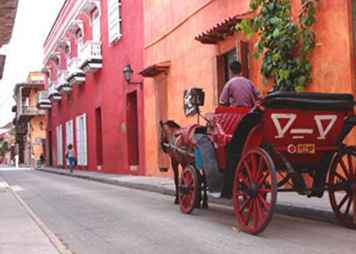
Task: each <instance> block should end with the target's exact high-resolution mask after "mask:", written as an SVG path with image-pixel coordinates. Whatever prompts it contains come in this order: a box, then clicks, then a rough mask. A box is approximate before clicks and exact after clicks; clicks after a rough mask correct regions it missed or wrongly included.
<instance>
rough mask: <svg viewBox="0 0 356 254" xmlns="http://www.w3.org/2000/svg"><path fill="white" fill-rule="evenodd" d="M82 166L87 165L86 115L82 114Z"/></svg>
mask: <svg viewBox="0 0 356 254" xmlns="http://www.w3.org/2000/svg"><path fill="white" fill-rule="evenodd" d="M82 117H83V165H88V143H87V142H88V141H87V140H88V137H87V115H86V114H83V116H82Z"/></svg>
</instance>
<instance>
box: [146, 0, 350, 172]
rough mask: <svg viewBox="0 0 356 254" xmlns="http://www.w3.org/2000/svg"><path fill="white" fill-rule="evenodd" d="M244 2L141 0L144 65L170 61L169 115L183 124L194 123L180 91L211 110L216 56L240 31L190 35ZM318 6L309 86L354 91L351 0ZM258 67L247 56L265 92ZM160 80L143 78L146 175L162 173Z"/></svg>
mask: <svg viewBox="0 0 356 254" xmlns="http://www.w3.org/2000/svg"><path fill="white" fill-rule="evenodd" d="M292 2H293V6H294V9H293V11H294V12H295V13H297V11H298V10H299V2H300V1H299V0H292ZM326 2H327V3H326ZM248 3H249V1H248V0H245V1H244V0H241V1H236V0H190V1H161V0H145V1H144V8H145V11H144V13H145V66H146V67H147V66H150V65H153V64H157V63H161V62H165V61H170V62H171V65H170V69H169V73H168V75H167V76H166V77H163V78H166V86H167V98H168V105H167V112H168V119H174V120H175V121H177V122H178V123H179V124H181V125H182V126H184V125H188V124H191V123H193V122H195V121H196V118H195V117H194V118H186V117H185V116H184V114H183V102H182V101H183V99H182V97H183V91H184V90H185V89H187V88H190V87H192V86H198V87H201V88H203V89H204V91H205V94H206V101H205V106H204V107H203V108H202V111H203V112H209V111H212V110H213V109H214V108H215V107H216V106H217V101H218V95H217V66H216V56H217V55H219V54H220V53H223V52H225V51H227V50H229V49H231V48H233V47H234V45H235V44H236V40H237V39H238V38H243V35H241V34H236V35H235V36H233V37H230V38H228V39H227V40H226V41H224V42H222V43H219V44H218V45H203V44H201V43H200V42H198V41H196V40H195V39H194V37H195V36H197V35H199V34H200V33H202V32H204V31H206V30H208V29H210V28H212V27H213V26H214V25H216V24H217V23H219V22H222V21H223V20H224V19H226V18H228V17H231V16H234V15H238V14H244V13H246V12H248V11H249V9H248ZM317 10H318V13H317V24H316V25H315V32H316V35H317V47H316V48H315V50H314V53H313V56H312V63H313V67H314V69H313V84H312V85H310V86H309V87H308V88H307V90H310V91H325V92H352V91H353V90H352V83H353V81H354V75H353V72H354V69H353V54H351V53H352V52H353V51H352V47H353V46H352V37H351V35H352V34H351V32H350V29H351V23H350V15H351V10H350V9H349V0H329V1H320V2H319V7H318V9H317ZM251 45H253V43H251ZM252 50H253V49H252V46H251V51H252ZM259 69H260V61H257V60H254V59H252V58H251V59H250V77H251V79H252V80H253V81H254V83H256V85H257V87H258V88H259V89H260V90H261V91H263V92H266V91H267V90H268V88H267V87H266V86H265V85H264V84H263V82H262V76H261V75H260V72H259ZM159 78H162V77H159ZM159 78H146V79H145V85H144V98H145V99H144V100H145V103H144V105H145V107H144V111H145V112H144V115H145V137H146V138H145V149H146V151H145V154H146V174H147V175H160V174H161V173H159V171H158V149H159V144H158V133H159V126H158V121H159V120H160V116H159V113H158V112H159V107H160V106H159V105H158V104H159V103H158V98H157V94H158V87H159V86H158V85H159V84H160V81H159V80H158V79H159ZM162 120H167V119H162Z"/></svg>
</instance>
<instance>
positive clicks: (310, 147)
mask: <svg viewBox="0 0 356 254" xmlns="http://www.w3.org/2000/svg"><path fill="white" fill-rule="evenodd" d="M287 152H288V153H290V154H315V144H297V145H295V144H289V145H288V146H287Z"/></svg>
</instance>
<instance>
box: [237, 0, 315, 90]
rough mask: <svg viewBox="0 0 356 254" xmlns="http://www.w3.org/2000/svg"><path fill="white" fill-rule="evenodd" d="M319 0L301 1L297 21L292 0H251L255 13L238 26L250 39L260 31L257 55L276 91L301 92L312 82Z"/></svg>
mask: <svg viewBox="0 0 356 254" xmlns="http://www.w3.org/2000/svg"><path fill="white" fill-rule="evenodd" d="M316 1H317V0H301V4H302V9H301V11H300V13H299V22H294V21H293V18H292V11H291V3H290V0H251V1H250V8H251V9H252V10H254V11H255V12H256V16H255V17H254V18H253V19H251V20H248V19H246V20H243V21H242V22H241V23H240V24H239V25H238V26H237V29H238V30H240V31H243V32H244V33H245V34H246V35H247V36H248V37H249V38H251V37H252V36H253V35H255V34H258V41H257V43H256V45H255V52H254V56H255V57H257V58H258V57H260V56H261V55H263V64H262V67H261V73H262V74H263V75H264V77H265V78H267V79H273V80H274V89H275V90H283V91H297V92H301V91H303V90H304V88H305V86H306V85H308V84H309V83H310V82H311V72H312V66H311V64H310V62H309V59H308V57H309V55H310V53H311V52H312V50H313V49H314V47H315V34H314V32H313V31H312V26H313V24H314V23H315V21H316V20H315V12H316Z"/></svg>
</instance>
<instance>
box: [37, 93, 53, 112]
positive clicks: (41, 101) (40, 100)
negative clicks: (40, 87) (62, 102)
mask: <svg viewBox="0 0 356 254" xmlns="http://www.w3.org/2000/svg"><path fill="white" fill-rule="evenodd" d="M37 107H38V108H40V109H50V108H51V107H52V106H51V101H50V100H49V98H48V91H40V92H39V93H38V97H37Z"/></svg>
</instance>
